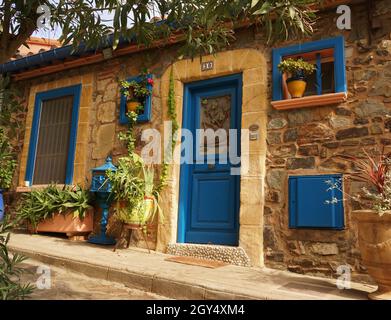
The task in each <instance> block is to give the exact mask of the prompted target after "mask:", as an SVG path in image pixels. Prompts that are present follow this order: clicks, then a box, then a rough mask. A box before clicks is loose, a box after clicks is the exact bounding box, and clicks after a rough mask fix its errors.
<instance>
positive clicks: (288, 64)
mask: <svg viewBox="0 0 391 320" xmlns="http://www.w3.org/2000/svg"><path fill="white" fill-rule="evenodd" d="M278 69H279V70H280V71H281V72H282V73H284V74H286V75H288V79H287V80H286V84H287V87H288V91H289V94H290V95H291V97H292V98H293V99H294V98H301V97H303V95H304V93H305V89H306V87H307V80H306V76H307V75H310V74H312V73H313V72H314V71H315V66H314V65H313V64H311V63H308V62H306V61H304V60H303V59H301V58H300V59H292V58H289V59H286V60H284V61H282V62H281V63H280V64H279V65H278Z"/></svg>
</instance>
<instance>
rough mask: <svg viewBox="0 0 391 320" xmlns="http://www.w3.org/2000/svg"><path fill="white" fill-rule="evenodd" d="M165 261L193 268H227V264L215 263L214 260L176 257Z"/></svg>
mask: <svg viewBox="0 0 391 320" xmlns="http://www.w3.org/2000/svg"><path fill="white" fill-rule="evenodd" d="M165 260H166V261H170V262H177V263H182V264H189V265H193V266H199V267H205V268H211V269H216V268H220V267H224V266H227V265H228V264H227V263H225V262H221V261H215V260H206V259H200V258H195V257H185V256H176V257H169V258H166V259H165Z"/></svg>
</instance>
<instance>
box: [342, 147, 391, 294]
mask: <svg viewBox="0 0 391 320" xmlns="http://www.w3.org/2000/svg"><path fill="white" fill-rule="evenodd" d="M363 152H364V154H365V158H358V157H350V156H348V157H347V156H344V158H348V159H349V160H351V161H352V163H353V166H354V168H355V172H353V173H352V174H351V175H350V177H351V178H352V179H354V180H356V181H360V182H364V183H366V184H367V185H368V187H364V188H362V193H361V194H357V195H353V196H352V197H353V199H354V200H356V201H359V202H360V203H361V204H362V207H364V208H365V210H355V211H353V218H354V219H355V221H356V222H357V226H358V241H359V248H360V252H361V257H362V262H363V264H364V265H365V267H366V268H367V270H368V273H369V275H370V276H371V277H372V278H373V279H374V280H375V281H376V282H377V283H378V290H377V291H376V292H373V293H371V294H369V298H371V299H379V300H380V299H381V300H383V299H386V300H391V153H385V152H384V148H383V151H382V152H380V154H379V155H378V156H371V155H369V154H368V153H367V152H366V151H365V150H364V151H363Z"/></svg>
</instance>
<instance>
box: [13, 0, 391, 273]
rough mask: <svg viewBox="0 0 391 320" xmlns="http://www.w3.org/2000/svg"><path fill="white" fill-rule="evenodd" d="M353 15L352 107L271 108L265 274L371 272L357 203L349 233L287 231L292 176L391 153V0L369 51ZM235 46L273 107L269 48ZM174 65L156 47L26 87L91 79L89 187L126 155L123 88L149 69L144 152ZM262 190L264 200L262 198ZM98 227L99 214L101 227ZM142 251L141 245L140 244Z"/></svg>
mask: <svg viewBox="0 0 391 320" xmlns="http://www.w3.org/2000/svg"><path fill="white" fill-rule="evenodd" d="M352 14H353V18H352V30H351V31H345V32H344V36H345V39H346V66H347V70H346V72H347V79H348V90H349V97H348V101H347V102H346V103H344V104H341V105H337V106H322V107H316V108H306V109H296V110H291V111H283V112H281V111H277V110H274V109H273V108H272V107H271V105H269V112H268V123H265V126H267V140H268V155H267V158H268V160H267V176H266V187H265V188H266V190H265V194H266V199H265V200H266V205H265V210H264V250H265V264H266V265H267V266H269V267H273V268H281V269H288V270H290V271H294V272H299V273H310V274H320V275H327V276H330V275H335V270H336V268H337V266H338V265H341V264H349V265H351V266H352V267H353V268H354V271H355V277H356V278H357V279H359V278H360V277H361V278H362V275H364V274H365V270H364V269H363V267H362V266H361V264H360V254H359V251H358V249H357V234H356V228H355V226H354V224H353V222H352V220H351V210H352V208H354V205H355V204H350V203H346V204H345V224H346V229H345V230H343V231H330V230H291V229H289V228H288V205H287V200H288V195H287V179H288V176H289V175H290V174H295V175H296V174H319V173H337V172H342V173H343V172H348V171H349V170H350V167H349V165H348V164H347V163H345V162H343V161H341V160H338V159H336V158H335V157H333V156H334V155H336V154H338V153H351V154H355V155H357V154H358V153H359V152H361V148H362V147H365V148H368V149H369V150H372V149H374V148H375V146H380V145H381V144H386V145H391V136H390V130H391V118H388V117H387V116H386V115H388V114H390V115H391V88H390V86H391V3H390V0H381V1H376V3H375V8H374V18H373V19H374V22H373V23H372V28H371V31H372V33H373V36H372V43H371V44H370V43H368V23H367V22H366V21H367V11H366V7H365V5H356V6H352ZM336 17H337V15H336V13H335V10H332V11H329V12H325V13H323V14H322V15H321V17H320V20H319V22H318V31H317V32H316V33H315V34H314V36H313V37H312V38H311V39H306V40H303V41H311V40H318V39H321V38H325V37H332V36H335V35H340V34H341V32H342V31H340V30H338V29H336V27H335V25H336V24H335V21H336ZM375 21H376V22H375ZM292 43H297V41H294V42H292ZM289 44H290V43H287V44H286V45H289ZM284 45H285V44H278V46H284ZM231 48H233V49H234V48H254V49H257V50H259V51H260V52H261V53H262V54H263V55H264V56H265V58H266V59H267V61H268V63H269V70H268V73H267V74H268V97H269V100H271V89H272V81H271V72H272V69H271V50H270V48H268V47H266V46H265V38H264V36H263V34H262V33H261V32H258V31H257V29H255V28H248V29H245V30H241V31H239V32H238V33H237V41H236V42H235V43H234V44H233V45H232V47H231ZM176 57H177V47H176V46H172V47H170V48H164V49H159V50H157V49H153V50H148V51H144V52H141V53H139V54H133V55H131V56H128V57H123V58H118V59H113V60H109V61H106V62H103V63H100V64H98V65H92V66H86V67H82V68H78V69H73V70H68V71H64V72H61V73H58V74H53V75H48V76H44V77H40V78H36V79H32V80H29V81H24V85H25V86H26V88H28V87H29V86H30V87H31V86H33V85H37V84H40V83H45V82H46V83H51V82H54V81H57V80H59V79H63V78H68V77H75V76H81V77H82V76H83V75H85V74H90V73H92V74H93V77H94V79H93V86H92V92H91V94H92V96H93V104H92V106H91V110H90V112H89V117H90V119H89V129H88V137H89V138H88V150H87V165H86V170H85V177H86V182H87V185H89V182H90V181H91V173H90V169H91V168H94V167H96V166H98V165H101V164H102V163H103V162H104V160H105V158H106V156H107V155H109V154H112V155H113V156H114V161H116V160H117V159H118V157H120V156H122V155H124V154H126V149H125V147H124V146H123V145H122V143H121V142H120V141H119V140H118V138H117V135H118V133H119V132H120V131H121V130H125V129H126V127H125V126H122V125H120V124H119V122H118V119H119V87H118V83H117V80H118V79H123V78H125V77H126V76H131V75H137V74H138V73H139V72H140V70H141V69H142V68H143V67H148V68H149V71H150V73H153V74H154V77H155V85H154V89H153V98H152V106H153V107H152V120H151V121H150V122H148V123H145V124H141V125H138V126H137V132H138V137H139V139H138V143H137V146H138V148H139V149H141V147H142V143H141V141H140V134H141V130H142V129H145V128H151V127H153V128H157V129H159V130H162V121H163V115H162V103H165V102H164V101H161V99H160V94H159V93H160V77H161V75H162V74H163V72H164V71H165V70H166V69H167V67H169V66H170V64H171V63H172V62H173V61H175V59H176ZM26 91H28V90H26ZM26 95H27V96H28V93H26ZM18 180H19V179H18V177H16V181H18ZM358 188H359V186H358V185H355V184H354V185H350V186H346V190H347V191H349V190H351V191H354V190H357V189H358ZM259 192H260V193H262V191H261V190H260V191H259ZM99 219H100V216H99V214H98V215H96V227H97V228H99V225H98V222H99ZM109 232H111V233H112V234H113V235H118V232H119V230H118V224H116V223H113V220H112V219H111V221H110V225H109ZM136 238H137V237H136ZM155 240H156V234H154V233H152V234H151V235H150V237H149V241H150V245H151V247H152V248H153V247H154V245H155ZM138 245H139V246H144V244H143V242H142V241H139V243H138ZM260 245H261V244H260Z"/></svg>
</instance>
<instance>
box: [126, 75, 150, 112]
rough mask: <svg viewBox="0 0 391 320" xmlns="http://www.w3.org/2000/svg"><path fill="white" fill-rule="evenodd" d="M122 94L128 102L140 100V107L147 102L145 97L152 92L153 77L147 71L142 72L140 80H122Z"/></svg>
mask: <svg viewBox="0 0 391 320" xmlns="http://www.w3.org/2000/svg"><path fill="white" fill-rule="evenodd" d="M119 85H120V91H121V94H122V95H124V96H125V97H126V101H127V102H139V103H140V105H141V106H140V107H139V108H142V106H143V105H144V103H145V99H146V98H147V97H148V96H150V95H151V94H152V90H151V88H150V87H152V86H153V79H152V78H149V77H148V75H147V72H142V73H141V75H140V79H139V80H132V81H127V80H120V81H119Z"/></svg>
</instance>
